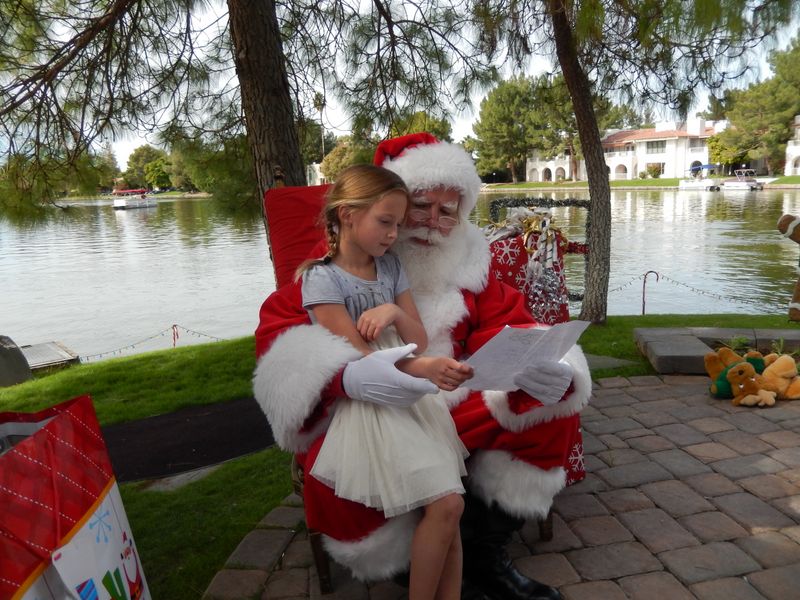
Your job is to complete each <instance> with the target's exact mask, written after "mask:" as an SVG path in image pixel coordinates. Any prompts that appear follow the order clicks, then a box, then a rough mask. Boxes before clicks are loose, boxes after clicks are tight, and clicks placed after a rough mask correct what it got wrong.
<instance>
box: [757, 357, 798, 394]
mask: <svg viewBox="0 0 800 600" xmlns="http://www.w3.org/2000/svg"><path fill="white" fill-rule="evenodd" d="M764 360H765V362H766V364H767V367H766V368H765V369H764V372H763V373H762V374H761V377H762V379H763V382H762V384H761V385H762V387H763V388H764V389H766V390H771V391H773V392H775V393H776V394H777V397H778V400H800V375H798V374H797V364H796V363H795V361H794V358H792V357H791V356H790V355H788V354H780V355H778V354H769V355H767V356H765V357H764Z"/></svg>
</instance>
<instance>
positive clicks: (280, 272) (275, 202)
mask: <svg viewBox="0 0 800 600" xmlns="http://www.w3.org/2000/svg"><path fill="white" fill-rule="evenodd" d="M328 187H329V186H327V185H315V186H306V187H285V186H283V185H282V183H281V184H279V186H278V187H275V188H273V189H271V190H267V192H266V193H265V194H264V222H265V224H266V226H267V232H268V235H269V247H270V254H271V255H272V256H271V258H272V264H273V266H274V268H275V286H276V288H281V287H283V286H284V285H286V284H288V283H291V282H292V280H293V279H294V274H295V271H296V270H297V267H298V266H299V265H300V263H302V262H303V261H304V260H306V259H307V258H308V257H309V255H310V253H311V251H312V250H313V249H314V247H315V246H316V245H317V244H318V243H319V242H320V241H321V240H322V239H323V238H324V233H325V232H324V229H323V228H322V225H321V223H320V222H319V215H320V212H321V211H322V206H323V204H324V202H325V192H326V191H327V189H328ZM291 470H292V473H291V474H292V488H293V489H294V492H295V493H296V494H297V495H298V496H300V497H301V498H302V497H303V483H304V478H305V473H304V472H303V468H302V467H301V466H300V464H299V463H298V462H297V460H296V459H295V458H294V457H292V467H291ZM308 541H309V543H310V544H311V553H312V555H313V557H314V566H315V567H316V568H317V576H318V577H319V589H320V592H321V593H323V594H330V593H331V592H333V584H332V582H331V568H330V559H329V557H328V554H327V553H326V552H325V548H323V546H322V537H321V534H320V532H319V531H317V530H315V529H309V530H308Z"/></svg>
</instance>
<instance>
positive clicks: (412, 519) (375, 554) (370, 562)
mask: <svg viewBox="0 0 800 600" xmlns="http://www.w3.org/2000/svg"><path fill="white" fill-rule="evenodd" d="M421 518H422V510H421V509H418V510H413V511H411V512H407V513H404V514H402V515H399V516H397V517H394V518H392V519H389V520H388V521H387V522H386V523H385V524H383V525H381V526H380V527H379V528H378V529H376V530H375V531H373V532H372V533H371V534H369V535H368V536H367V537H365V538H362V539H360V540H357V541H355V542H340V541H337V540H335V539H333V538H332V537H330V536H327V535H323V536H322V542H323V544H324V545H325V550H327V551H328V553H329V554H330V555H331V558H333V560H335V561H336V562H337V563H339V564H340V565H342V566H345V567H347V568H348V569H350V571H352V573H353V577H355V578H356V579H360V580H361V581H380V580H384V579H389V578H390V577H393V576H394V575H397V574H398V573H402V572H403V571H405V570H406V569H407V568H408V565H409V563H410V560H411V538H412V537H413V536H414V530H415V529H416V528H417V524H419V521H420V519H421Z"/></svg>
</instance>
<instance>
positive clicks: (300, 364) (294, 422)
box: [253, 325, 361, 452]
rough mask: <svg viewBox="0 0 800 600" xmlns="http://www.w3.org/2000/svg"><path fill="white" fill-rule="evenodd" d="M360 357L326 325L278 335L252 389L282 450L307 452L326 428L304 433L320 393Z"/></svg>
mask: <svg viewBox="0 0 800 600" xmlns="http://www.w3.org/2000/svg"><path fill="white" fill-rule="evenodd" d="M358 358H361V352H359V351H358V350H356V349H355V348H354V347H353V346H352V345H351V344H350V342H348V341H347V340H346V339H345V338H343V337H339V336H336V335H334V334H332V333H331V332H330V331H328V330H327V329H325V328H324V327H323V326H322V325H299V326H297V327H293V328H291V329H289V330H287V331H286V332H285V333H283V334H281V335H280V336H278V337H277V338H276V340H275V342H274V343H273V344H272V346H271V347H270V349H269V350H268V351H267V352H266V354H264V355H263V356H262V357H261V359H260V360H259V361H258V364H257V365H256V370H255V374H254V376H253V393H254V394H255V397H256V400H257V401H258V403H259V405H260V406H261V410H263V411H264V414H265V415H266V416H267V420H268V421H269V424H270V426H271V427H272V433H273V435H274V436H275V441H276V442H277V443H278V445H279V446H280V447H281V448H283V449H284V450H288V451H290V452H305V451H306V450H308V447H309V445H310V444H311V442H313V441H314V440H315V439H316V438H317V437H318V436H319V435H320V434H321V433H322V432H323V431H325V429H326V428H327V426H328V421H329V419H328V420H325V421H322V422H320V423H317V424H316V426H315V427H314V429H313V430H312V431H307V432H303V433H301V432H300V430H301V428H302V427H303V423H304V422H305V420H306V418H308V416H309V415H310V414H311V413H312V412H313V410H314V408H315V407H316V405H317V404H318V403H319V401H320V393H321V392H322V390H323V389H325V387H326V386H327V385H328V383H329V382H330V381H331V379H333V377H334V375H336V373H337V372H338V371H339V370H340V369H342V368H343V367H344V366H345V365H346V364H347V363H348V362H350V361H352V360H356V359H358Z"/></svg>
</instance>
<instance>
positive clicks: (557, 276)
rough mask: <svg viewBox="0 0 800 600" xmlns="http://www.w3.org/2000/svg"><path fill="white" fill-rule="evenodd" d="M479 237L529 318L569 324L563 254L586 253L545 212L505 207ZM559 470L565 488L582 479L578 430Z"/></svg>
mask: <svg viewBox="0 0 800 600" xmlns="http://www.w3.org/2000/svg"><path fill="white" fill-rule="evenodd" d="M484 233H485V234H486V236H487V238H488V240H489V247H490V249H491V252H492V270H493V271H494V274H495V276H496V277H497V279H499V280H500V281H502V282H504V283H506V284H508V285H510V286H512V287H514V288H516V289H518V290H519V291H520V292H522V293H523V294H524V295H525V300H526V304H527V306H528V310H530V312H531V314H532V315H533V318H534V319H536V320H537V321H538V322H539V323H544V324H546V325H555V324H556V323H565V322H566V321H569V293H568V291H567V283H566V279H565V277H564V254H567V253H569V254H573V253H580V254H586V245H585V244H582V243H578V242H569V241H568V240H567V239H566V238H565V237H564V235H563V234H562V233H561V231H559V230H558V229H556V228H555V227H553V226H552V215H551V213H550V211H548V210H544V209H538V208H536V209H527V208H510V209H509V210H508V215H507V217H506V220H505V222H503V223H501V224H496V225H491V226H489V227H488V228H486V229H485V230H484ZM564 470H565V471H566V475H567V485H572V484H573V483H577V482H579V481H582V480H583V479H584V478H585V477H586V469H585V464H584V457H583V436H582V435H581V432H580V431H578V434H577V437H576V439H575V443H574V445H573V447H572V448H571V450H570V454H569V456H568V457H567V462H566V464H565V465H564Z"/></svg>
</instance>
